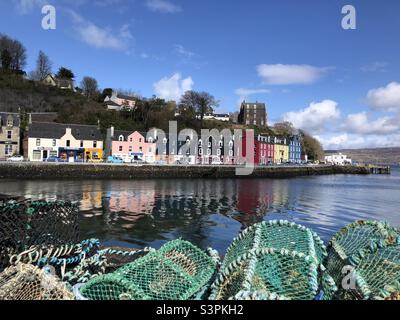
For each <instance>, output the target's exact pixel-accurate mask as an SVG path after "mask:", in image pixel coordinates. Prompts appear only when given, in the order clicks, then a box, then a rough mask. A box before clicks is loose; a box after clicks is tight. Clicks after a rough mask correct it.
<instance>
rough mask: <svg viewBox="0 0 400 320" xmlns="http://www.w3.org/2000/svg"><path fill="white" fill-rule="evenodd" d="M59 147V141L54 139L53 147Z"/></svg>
mask: <svg viewBox="0 0 400 320" xmlns="http://www.w3.org/2000/svg"><path fill="white" fill-rule="evenodd" d="M56 145H57V140H56V139H53V147H55V146H56Z"/></svg>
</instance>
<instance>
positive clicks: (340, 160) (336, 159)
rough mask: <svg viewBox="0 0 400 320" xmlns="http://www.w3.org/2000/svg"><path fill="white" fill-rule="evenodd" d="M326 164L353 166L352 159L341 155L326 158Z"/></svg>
mask: <svg viewBox="0 0 400 320" xmlns="http://www.w3.org/2000/svg"><path fill="white" fill-rule="evenodd" d="M325 162H326V163H328V164H332V165H336V166H345V165H349V164H350V165H351V164H352V163H353V162H352V160H351V159H349V158H347V156H346V155H344V154H341V153H339V154H332V155H329V156H325Z"/></svg>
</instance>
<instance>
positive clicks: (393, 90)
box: [367, 82, 400, 112]
mask: <svg viewBox="0 0 400 320" xmlns="http://www.w3.org/2000/svg"><path fill="white" fill-rule="evenodd" d="M367 99H368V103H369V105H370V106H371V107H372V108H373V109H375V110H379V111H391V112H394V111H397V110H399V111H400V83H397V82H392V83H389V84H388V85H387V86H386V87H381V88H377V89H372V90H370V91H369V92H368V95H367Z"/></svg>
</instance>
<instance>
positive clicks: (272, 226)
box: [210, 221, 333, 300]
mask: <svg viewBox="0 0 400 320" xmlns="http://www.w3.org/2000/svg"><path fill="white" fill-rule="evenodd" d="M326 255H327V254H326V248H325V246H324V244H323V242H322V240H321V239H320V238H319V237H318V236H317V235H316V234H315V233H313V232H312V231H311V230H309V229H307V228H305V227H303V226H300V225H297V224H295V223H290V222H287V221H269V222H263V223H260V224H256V225H254V226H252V227H250V228H248V229H246V230H245V231H243V232H242V233H241V234H240V235H239V237H238V238H236V239H235V240H234V241H233V243H232V245H231V246H230V247H229V248H228V251H227V254H226V256H225V258H224V261H223V264H222V268H221V270H222V272H221V273H220V274H219V276H218V278H217V281H216V282H215V283H214V284H213V287H212V295H211V297H210V298H211V299H215V300H227V299H272V300H274V299H293V300H312V299H314V298H315V297H316V296H317V294H318V292H319V287H320V282H321V281H322V280H321V279H322V275H323V271H324V267H323V266H322V260H323V259H324V258H325V257H326ZM325 276H326V275H325ZM328 282H329V281H328ZM329 283H331V284H332V283H333V282H332V281H330V282H329ZM328 289H329V291H332V290H333V289H332V288H327V290H328Z"/></svg>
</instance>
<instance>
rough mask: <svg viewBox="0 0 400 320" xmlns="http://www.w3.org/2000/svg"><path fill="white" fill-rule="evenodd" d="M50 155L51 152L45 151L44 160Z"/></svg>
mask: <svg viewBox="0 0 400 320" xmlns="http://www.w3.org/2000/svg"><path fill="white" fill-rule="evenodd" d="M48 157H49V152H48V151H47V150H44V151H43V160H47V158H48Z"/></svg>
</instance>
